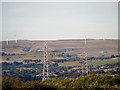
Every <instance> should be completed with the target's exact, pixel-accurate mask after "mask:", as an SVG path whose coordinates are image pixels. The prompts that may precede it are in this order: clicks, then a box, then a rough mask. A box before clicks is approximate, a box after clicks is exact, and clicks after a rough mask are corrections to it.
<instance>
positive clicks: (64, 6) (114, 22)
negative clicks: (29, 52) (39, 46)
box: [2, 2, 118, 40]
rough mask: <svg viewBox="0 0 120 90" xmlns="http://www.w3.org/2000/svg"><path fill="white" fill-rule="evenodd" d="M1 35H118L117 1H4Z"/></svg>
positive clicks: (43, 37)
mask: <svg viewBox="0 0 120 90" xmlns="http://www.w3.org/2000/svg"><path fill="white" fill-rule="evenodd" d="M2 24H3V25H2V26H3V27H2V30H3V31H2V37H3V40H5V39H6V37H7V36H8V38H9V39H11V40H12V39H15V34H16V35H17V38H18V39H29V40H33V39H34V40H55V39H75V38H77V39H80V38H84V35H86V37H87V38H102V37H103V34H105V36H104V37H105V38H113V39H115V38H118V3H117V2H106V3H105V2H56V3H55V2H44V3H43V2H26V3H25V2H11V3H10V2H4V3H2Z"/></svg>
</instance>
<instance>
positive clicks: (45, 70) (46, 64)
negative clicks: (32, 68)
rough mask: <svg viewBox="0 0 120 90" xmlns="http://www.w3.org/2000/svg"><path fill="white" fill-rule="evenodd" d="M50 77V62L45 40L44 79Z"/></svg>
mask: <svg viewBox="0 0 120 90" xmlns="http://www.w3.org/2000/svg"><path fill="white" fill-rule="evenodd" d="M48 78H49V63H48V55H47V42H45V48H44V62H43V78H42V80H45V79H48Z"/></svg>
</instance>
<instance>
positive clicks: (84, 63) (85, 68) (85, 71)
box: [82, 37, 88, 76]
mask: <svg viewBox="0 0 120 90" xmlns="http://www.w3.org/2000/svg"><path fill="white" fill-rule="evenodd" d="M84 43H85V44H84V53H83V54H84V55H83V57H84V58H83V57H82V76H83V75H84V74H85V75H88V65H87V52H86V48H87V41H86V37H85V42H84Z"/></svg>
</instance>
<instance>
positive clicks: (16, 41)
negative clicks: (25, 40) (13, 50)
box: [15, 34, 18, 43]
mask: <svg viewBox="0 0 120 90" xmlns="http://www.w3.org/2000/svg"><path fill="white" fill-rule="evenodd" d="M15 43H18V40H17V35H16V34H15Z"/></svg>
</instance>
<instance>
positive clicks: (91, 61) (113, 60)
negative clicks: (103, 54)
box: [58, 58, 118, 67]
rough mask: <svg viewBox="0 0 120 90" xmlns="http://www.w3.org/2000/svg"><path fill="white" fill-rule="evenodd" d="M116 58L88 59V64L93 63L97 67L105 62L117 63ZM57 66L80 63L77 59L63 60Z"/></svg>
mask: <svg viewBox="0 0 120 90" xmlns="http://www.w3.org/2000/svg"><path fill="white" fill-rule="evenodd" d="M117 62H118V59H117V58H115V59H108V60H103V61H101V60H90V61H88V66H89V65H91V64H93V65H94V67H97V66H98V65H105V64H112V63H117ZM58 65H59V66H65V67H68V66H81V63H79V61H70V62H64V63H58Z"/></svg>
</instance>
